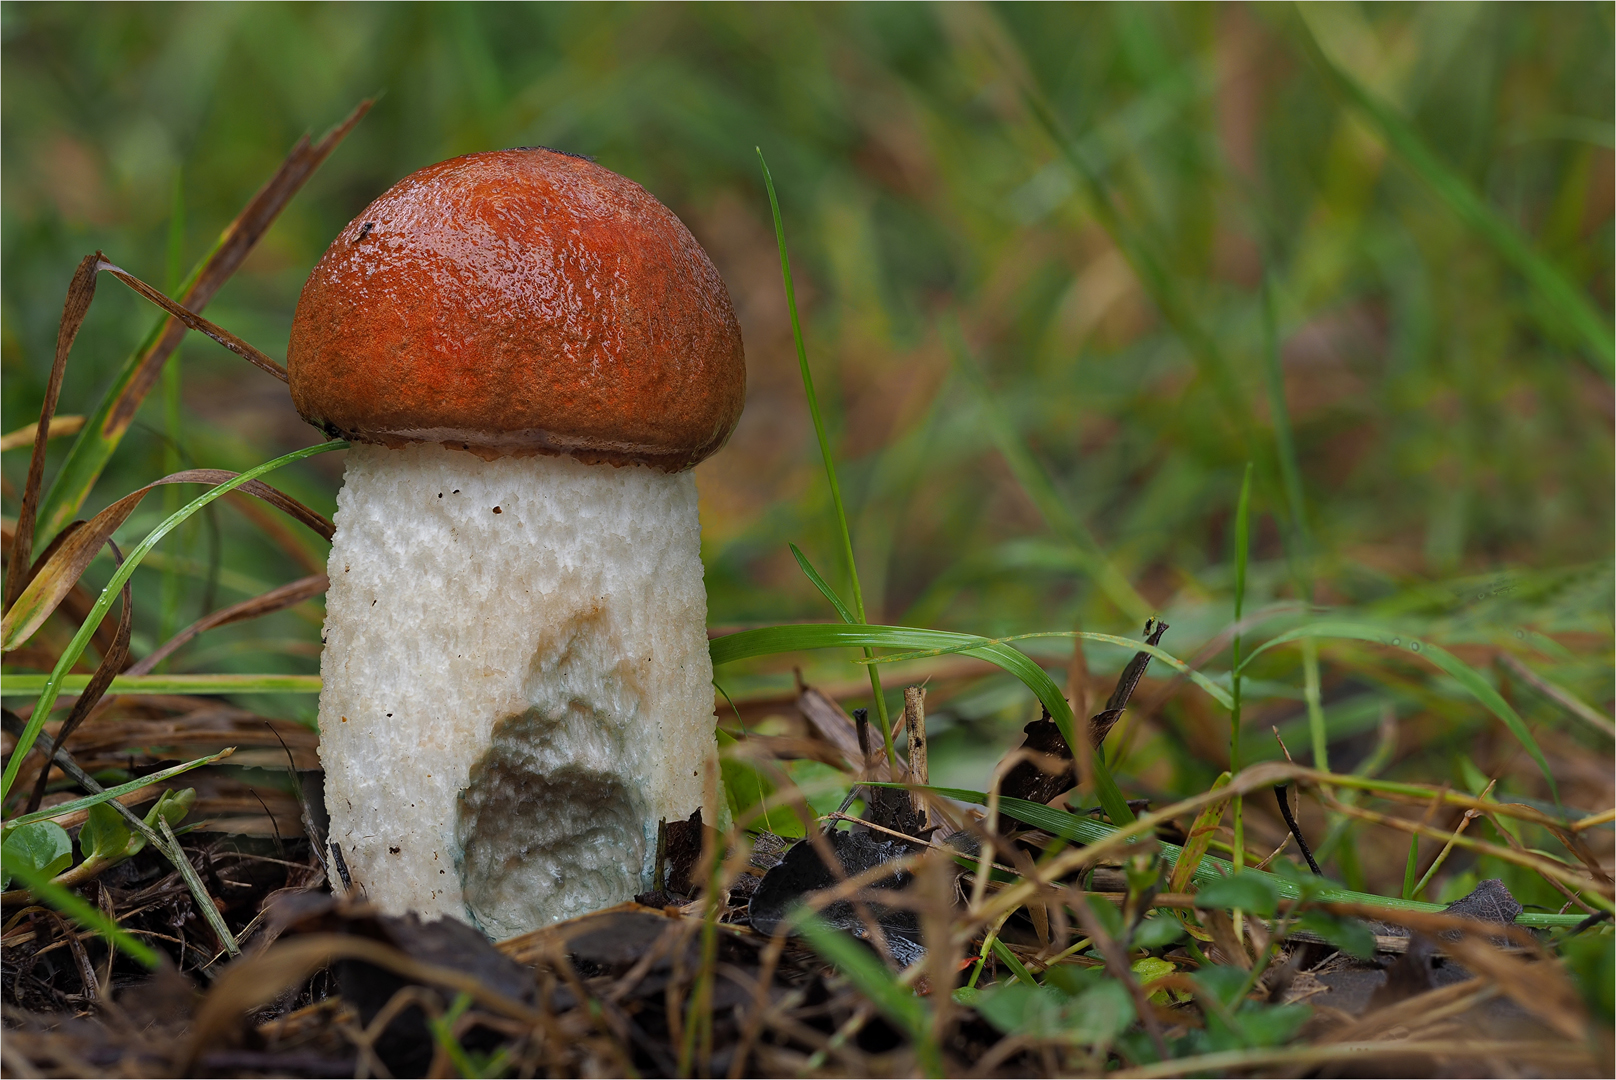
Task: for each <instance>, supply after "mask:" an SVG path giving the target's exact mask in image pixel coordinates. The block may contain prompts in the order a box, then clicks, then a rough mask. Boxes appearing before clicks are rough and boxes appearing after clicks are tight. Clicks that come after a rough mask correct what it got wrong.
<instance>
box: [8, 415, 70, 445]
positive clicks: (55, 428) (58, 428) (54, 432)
mask: <svg viewBox="0 0 1616 1080" xmlns="http://www.w3.org/2000/svg"><path fill="white" fill-rule="evenodd" d="M83 426H84V417H82V416H53V417H51V418H50V423H48V424H46V425H45V438H47V439H60V438H61V437H62V436H64V435H77V434H78V433H79V429H80V428H82V427H83ZM38 433H39V425H38V424H37V423H33V424H24V425H23V426H22V427H20V428H17V429H16V430H15V431H8V432H6V433H5V434H4V435H0V450H16V449H19V448H21V447H24V446H32V445H34V437H35V436H36V435H37V434H38Z"/></svg>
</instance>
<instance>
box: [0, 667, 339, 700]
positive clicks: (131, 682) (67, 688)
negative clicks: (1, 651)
mask: <svg viewBox="0 0 1616 1080" xmlns="http://www.w3.org/2000/svg"><path fill="white" fill-rule="evenodd" d="M49 681H50V676H49V675H13V674H10V673H9V672H8V673H7V674H6V675H4V676H0V695H3V696H5V697H38V696H39V693H40V692H41V691H42V690H44V689H45V684H46V683H47V682H49ZM89 681H90V676H88V675H68V676H66V677H65V678H63V679H62V680H61V684H60V686H59V687H58V693H62V694H77V693H79V692H81V691H82V690H83V689H84V687H85V684H87V683H88V682H89ZM319 692H320V676H318V675H119V676H118V677H117V678H115V679H113V680H112V685H111V686H110V687H108V688H107V693H108V694H318V693H319Z"/></svg>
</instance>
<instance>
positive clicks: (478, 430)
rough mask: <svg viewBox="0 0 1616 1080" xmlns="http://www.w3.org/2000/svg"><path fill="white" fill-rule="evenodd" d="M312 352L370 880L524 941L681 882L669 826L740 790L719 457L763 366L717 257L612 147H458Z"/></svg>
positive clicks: (354, 774) (408, 907)
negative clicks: (337, 485) (709, 473)
mask: <svg viewBox="0 0 1616 1080" xmlns="http://www.w3.org/2000/svg"><path fill="white" fill-rule="evenodd" d="M287 367H288V369H289V372H290V376H291V390H292V399H293V401H294V403H295V404H296V406H297V409H298V412H299V413H300V414H301V415H302V416H303V417H304V419H306V420H308V421H309V422H310V423H313V424H315V425H316V426H318V427H320V428H321V429H322V430H324V431H325V432H326V433H327V434H329V435H331V436H334V437H341V438H345V439H348V440H350V441H351V442H352V443H353V444H354V445H353V448H352V449H351V450H349V451H348V455H347V469H346V476H345V478H344V483H343V487H342V490H341V492H340V493H339V494H338V496H337V515H336V524H337V530H336V535H335V537H334V538H333V541H332V546H331V559H330V578H331V587H330V591H329V592H328V593H327V601H326V602H327V607H326V622H325V634H324V638H325V650H324V653H323V655H322V658H321V663H320V671H321V675H322V676H323V678H324V687H323V689H322V690H321V693H320V760H321V763H322V765H323V766H324V767H325V774H326V788H325V794H326V807H327V809H328V811H329V813H330V819H331V825H330V830H331V839H332V840H333V841H335V842H337V843H340V844H341V846H342V852H343V854H344V856H345V857H346V862H347V865H348V866H349V867H350V868H351V869H352V871H353V876H354V877H355V878H356V879H357V880H358V881H359V882H360V883H361V884H362V885H363V887H364V889H365V891H366V893H367V894H368V896H369V898H370V899H371V900H372V901H373V902H375V903H377V904H378V905H379V906H380V907H381V908H382V909H383V910H385V911H388V912H393V913H403V912H408V911H413V912H417V913H421V914H424V915H434V914H444V915H452V916H455V917H457V918H461V919H465V920H468V921H470V922H472V923H473V924H474V925H477V926H479V927H481V928H482V929H483V930H484V931H486V932H487V933H489V934H490V935H493V936H496V937H503V936H509V935H512V934H516V933H521V932H524V931H526V930H530V929H533V928H535V927H538V926H542V925H544V924H546V923H549V922H553V921H555V920H558V919H563V918H567V917H570V916H572V915H576V914H580V913H582V912H585V911H591V910H594V909H596V908H599V907H602V906H605V905H609V904H614V903H619V902H621V901H625V900H628V899H631V898H632V897H633V896H634V895H636V894H637V893H640V892H642V891H644V890H645V889H647V888H649V887H650V886H651V885H652V880H651V879H652V871H653V863H654V861H655V857H656V846H657V845H656V842H657V830H658V823H659V822H661V821H664V820H666V821H674V820H681V821H682V820H686V819H688V818H689V817H690V815H691V814H692V813H694V812H695V811H696V810H697V809H698V808H699V809H700V810H701V811H702V812H703V815H704V820H706V821H708V822H709V823H711V822H713V820H714V817H713V815H714V811H715V809H716V807H714V806H712V805H710V804H709V803H708V802H707V801H706V800H707V799H708V798H710V794H704V793H710V792H711V790H712V789H713V787H714V786H715V784H714V783H713V782H712V781H711V780H710V779H709V776H708V771H709V770H711V769H713V768H714V767H715V765H714V761H715V753H716V748H715V742H714V732H713V690H712V664H711V661H710V660H709V658H708V653H707V634H706V616H707V603H706V593H705V591H704V589H703V586H702V565H701V559H700V524H699V522H698V519H697V514H696V485H695V481H694V478H693V477H692V475H691V473H690V471H689V470H690V468H691V466H693V465H695V464H696V463H697V462H699V461H701V460H702V459H703V458H705V457H707V456H708V455H709V454H711V453H713V452H714V451H715V450H717V449H718V448H719V447H721V446H722V445H723V444H724V442H725V440H726V439H728V437H729V434H730V432H731V431H732V430H733V429H734V427H735V423H736V421H737V419H739V417H740V412H741V405H742V399H743V397H744V394H745V383H746V362H745V357H744V354H743V352H742V347H741V336H740V328H739V326H738V325H737V323H736V320H735V313H734V309H733V308H732V306H731V304H730V299H729V294H728V292H727V291H726V290H725V288H724V282H723V280H722V279H721V278H720V277H719V275H718V271H717V270H716V269H714V267H713V264H712V262H711V261H710V260H709V259H708V258H707V255H706V253H705V252H704V251H703V250H702V249H701V246H700V245H699V244H697V243H696V241H695V239H694V238H693V237H692V236H691V235H690V233H689V231H688V230H687V229H686V228H685V227H684V225H683V223H681V222H680V220H679V219H678V218H677V217H676V216H675V215H674V214H673V213H672V212H671V211H670V210H668V209H667V208H666V207H665V206H663V205H662V204H661V203H659V202H658V201H657V200H656V199H655V198H653V197H652V196H651V195H650V194H648V193H647V192H646V191H645V190H644V189H643V188H641V187H640V186H639V185H638V184H635V183H633V182H632V181H630V180H627V179H625V178H623V177H621V176H618V175H617V174H615V173H613V172H610V171H608V170H607V169H605V168H602V167H601V166H599V165H596V164H595V163H594V162H592V161H590V160H588V159H586V158H581V157H575V156H572V155H570V154H563V153H560V152H557V151H553V150H547V149H543V148H523V149H517V150H504V151H498V152H492V153H481V154H470V155H467V156H465V157H459V158H455V159H453V160H450V161H445V162H441V163H439V164H437V165H432V166H430V167H428V168H425V169H422V170H421V171H419V172H417V173H414V174H413V175H411V176H408V177H406V178H405V179H403V180H401V181H400V182H399V183H398V184H396V185H394V186H393V187H392V188H391V189H390V190H389V191H387V192H386V193H385V194H384V195H382V196H381V197H380V198H379V199H377V200H376V201H375V202H373V203H371V205H370V206H369V207H367V208H366V210H365V211H364V213H362V214H361V215H360V216H359V217H358V218H356V219H354V221H353V222H351V223H350V224H349V225H348V227H347V228H346V229H344V230H343V232H342V233H341V235H339V236H338V237H337V239H336V241H335V242H333V243H332V245H331V247H330V248H329V249H328V250H327V251H326V253H325V255H324V257H323V258H322V259H321V260H320V262H319V264H318V265H317V266H316V267H315V268H314V272H313V273H312V274H311V275H310V277H309V280H308V282H307V284H305V285H304V287H303V293H302V296H301V297H300V298H299V300H298V306H297V313H296V315H295V317H294V319H293V324H292V337H291V344H290V347H289V349H288V354H287Z"/></svg>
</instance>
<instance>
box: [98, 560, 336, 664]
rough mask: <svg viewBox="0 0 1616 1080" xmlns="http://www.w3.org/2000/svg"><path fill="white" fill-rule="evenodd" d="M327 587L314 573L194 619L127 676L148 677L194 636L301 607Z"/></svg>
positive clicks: (327, 580) (326, 579) (327, 579)
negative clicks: (194, 620) (147, 675)
mask: <svg viewBox="0 0 1616 1080" xmlns="http://www.w3.org/2000/svg"><path fill="white" fill-rule="evenodd" d="M330 585H331V581H330V579H329V578H327V577H326V576H325V575H324V574H314V575H312V576H310V577H306V578H298V579H297V580H296V581H293V582H288V583H287V584H285V585H282V586H280V587H278V588H274V589H270V590H269V591H268V592H265V593H260V594H258V595H257V596H253V597H249V598H248V599H246V600H243V601H241V602H240V603H239V604H231V605H230V606H229V607H226V608H220V609H219V610H218V611H214V612H210V613H209V614H207V615H204V616H202V618H200V619H198V620H196V622H194V623H192V624H191V625H190V626H187V627H186V628H185V629H184V630H181V631H180V632H179V633H177V634H175V635H174V636H173V637H171V638H169V639H168V640H167V641H165V642H163V643H162V644H161V645H159V646H158V647H157V648H155V649H153V650H152V651H151V653H150V654H149V655H147V656H145V657H144V658H142V659H141V660H140V661H139V662H137V663H136V664H134V665H133V666H131V667H130V668H129V674H131V675H145V674H148V673H149V672H150V671H151V670H152V669H153V668H155V667H156V666H157V665H158V664H160V663H162V662H163V661H164V660H166V659H168V658H169V657H170V656H172V655H173V654H174V653H175V652H176V651H177V650H178V649H179V648H180V647H181V646H183V645H184V644H185V643H186V642H188V641H190V640H191V639H192V638H194V637H196V636H197V635H198V634H200V633H203V632H204V631H207V630H213V629H215V628H217V627H220V626H226V625H228V624H230V623H233V622H244V621H246V620H247V619H256V618H259V617H260V616H263V615H269V614H272V613H274V612H277V611H281V610H283V609H285V608H289V607H291V606H292V605H293V604H301V603H302V602H303V601H305V600H307V599H309V598H310V597H314V596H319V595H320V594H321V593H323V592H325V591H326V589H327V588H329V587H330Z"/></svg>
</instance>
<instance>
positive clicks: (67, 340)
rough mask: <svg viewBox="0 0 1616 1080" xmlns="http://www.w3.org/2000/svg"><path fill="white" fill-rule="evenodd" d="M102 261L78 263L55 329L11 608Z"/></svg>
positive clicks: (10, 583) (15, 552) (9, 590)
mask: <svg viewBox="0 0 1616 1080" xmlns="http://www.w3.org/2000/svg"><path fill="white" fill-rule="evenodd" d="M100 261H101V253H100V252H99V251H98V252H96V253H95V254H94V255H86V256H85V257H84V258H83V259H82V260H81V261H80V262H79V267H78V269H77V270H75V271H73V281H72V282H71V284H69V285H68V287H67V300H66V301H65V302H64V303H63V304H62V321H61V324H60V326H58V328H57V330H56V359H55V360H53V361H52V362H51V373H50V381H49V382H47V383H46V385H45V402H44V404H43V405H41V406H40V409H39V422H38V424H37V425H35V428H34V454H33V457H32V458H30V459H29V461H28V480H27V481H26V482H25V483H24V485H23V489H22V506H21V507H20V508H19V509H18V511H17V525H16V528H15V530H14V532H13V535H12V538H11V565H10V566H8V567H7V568H6V584H5V604H6V608H7V610H8V611H9V609H10V608H11V606H12V605H13V604H14V603H16V601H17V597H18V596H20V595H22V591H23V588H24V584H25V583H26V581H27V580H28V570H29V567H30V566H31V565H32V562H33V555H34V518H35V515H36V514H37V513H38V512H39V489H40V485H41V484H42V483H43V482H44V479H45V444H46V443H48V442H49V441H50V426H51V418H52V417H53V416H55V415H56V402H57V399H58V398H60V397H61V394H62V376H63V374H64V373H66V371H67V354H68V353H69V352H71V351H72V350H73V339H74V338H76V337H78V336H79V328H80V327H81V326H83V325H84V316H85V315H86V314H87V313H88V312H89V310H90V301H91V300H93V299H94V298H95V268H96V266H97V264H98V263H99V262H100Z"/></svg>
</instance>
